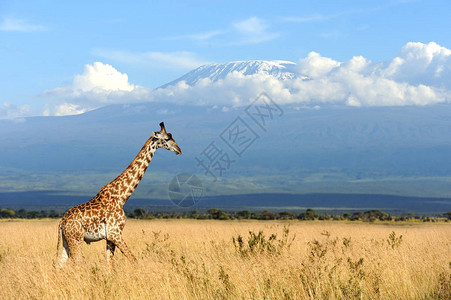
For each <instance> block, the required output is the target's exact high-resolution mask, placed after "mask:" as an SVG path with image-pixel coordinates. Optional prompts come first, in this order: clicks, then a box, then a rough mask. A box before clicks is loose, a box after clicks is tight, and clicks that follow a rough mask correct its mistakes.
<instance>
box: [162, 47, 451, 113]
mask: <svg viewBox="0 0 451 300" xmlns="http://www.w3.org/2000/svg"><path fill="white" fill-rule="evenodd" d="M450 52H451V51H450V50H449V49H446V48H444V47H440V46H439V45H437V44H435V43H429V44H422V43H408V44H407V45H406V46H405V47H403V48H402V49H401V51H400V53H399V54H398V55H397V56H396V57H395V58H393V59H392V60H391V61H389V62H386V63H373V62H371V61H369V60H367V59H365V58H364V57H362V56H356V57H353V58H352V59H350V60H349V61H346V62H338V61H335V60H333V59H331V58H327V57H322V56H321V55H320V54H318V53H315V52H311V53H310V54H309V55H308V56H307V57H306V58H302V59H300V61H299V63H298V64H297V66H296V68H297V72H298V74H299V75H306V76H308V79H305V78H304V77H303V76H298V77H297V78H294V79H286V80H282V81H280V80H277V79H276V78H275V77H273V76H271V75H268V74H254V75H247V76H246V75H243V74H242V73H238V72H233V73H230V74H228V75H227V76H226V77H225V78H224V79H221V80H218V81H213V82H212V81H210V80H209V79H203V80H200V81H199V82H198V83H196V84H195V85H194V86H189V85H187V84H186V83H184V82H179V83H178V84H177V85H175V86H169V87H166V88H164V89H158V90H156V91H154V92H153V94H154V96H155V99H156V100H159V101H160V100H161V101H169V102H176V101H180V100H179V99H183V101H185V102H188V103H192V104H199V105H204V104H209V105H246V104H248V103H249V101H251V100H252V99H253V98H254V97H255V96H256V95H258V94H259V93H260V92H262V91H265V92H266V93H268V94H269V95H270V96H271V97H272V98H273V99H275V100H276V101H277V102H279V103H281V104H286V103H299V104H304V105H311V106H315V105H324V104H333V105H348V106H402V105H428V104H434V103H444V102H451V82H450V81H449V80H448V78H449V75H450V70H451V62H450Z"/></svg>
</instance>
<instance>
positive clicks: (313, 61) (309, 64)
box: [298, 52, 340, 78]
mask: <svg viewBox="0 0 451 300" xmlns="http://www.w3.org/2000/svg"><path fill="white" fill-rule="evenodd" d="M338 66H340V63H339V62H337V61H335V60H333V59H331V58H327V57H322V56H321V55H320V54H319V53H316V52H310V53H309V54H308V56H307V57H306V58H302V59H301V60H300V61H299V63H298V70H299V73H301V74H304V75H306V76H308V77H310V78H317V77H319V76H322V75H324V74H327V73H329V72H330V71H331V70H332V69H333V68H336V67H338Z"/></svg>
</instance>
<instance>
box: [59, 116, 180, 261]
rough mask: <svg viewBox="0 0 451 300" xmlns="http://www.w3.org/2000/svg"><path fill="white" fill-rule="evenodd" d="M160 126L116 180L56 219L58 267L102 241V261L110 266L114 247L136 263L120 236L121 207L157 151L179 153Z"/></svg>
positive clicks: (173, 142)
mask: <svg viewBox="0 0 451 300" xmlns="http://www.w3.org/2000/svg"><path fill="white" fill-rule="evenodd" d="M160 126H161V129H160V131H158V132H153V134H152V136H151V137H150V138H149V139H148V140H147V141H146V143H145V144H144V146H143V147H142V149H141V151H139V153H138V155H137V156H136V157H135V159H134V160H133V161H132V162H131V163H130V165H129V166H128V167H127V168H126V169H125V170H124V171H123V172H122V173H121V174H120V175H119V176H118V177H116V179H114V180H113V181H111V182H110V183H108V184H106V185H104V186H103V187H102V188H100V191H99V193H98V194H97V195H96V196H95V197H94V198H92V199H91V200H90V201H88V202H86V203H82V204H80V205H77V206H75V207H72V208H71V209H69V210H68V211H67V212H66V214H65V215H64V216H63V218H62V219H61V220H60V222H59V224H58V246H57V252H59V248H60V243H61V240H62V242H63V249H62V251H61V253H60V255H59V259H58V260H59V266H60V267H62V266H63V265H64V263H65V262H66V261H67V259H68V258H71V259H73V260H74V261H76V260H79V259H80V256H81V246H82V244H83V241H84V242H86V243H87V244H88V245H89V244H90V243H91V242H97V241H100V240H106V260H107V262H108V263H109V264H110V265H111V264H112V259H113V256H114V251H115V249H116V247H117V248H119V250H121V252H122V253H123V254H124V255H125V256H126V257H127V258H128V259H130V260H131V261H132V262H136V258H135V257H134V256H133V254H132V252H131V251H130V250H129V249H128V247H127V244H126V243H125V241H124V239H123V238H122V234H121V233H122V230H123V229H124V226H125V219H126V217H125V213H124V210H123V206H124V204H125V202H126V201H127V200H128V198H129V197H130V196H131V194H132V193H133V192H134V190H135V189H136V187H137V186H138V183H139V182H140V181H141V179H142V177H143V175H144V173H145V172H146V169H147V167H148V166H149V163H150V161H151V160H152V157H153V156H154V153H155V151H156V150H157V149H158V148H164V149H167V150H170V151H173V152H175V154H182V150H180V148H179V146H178V145H177V143H176V142H175V141H174V139H173V138H172V135H171V134H170V133H167V132H166V129H165V127H164V123H163V122H161V123H160Z"/></svg>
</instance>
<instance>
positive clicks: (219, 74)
mask: <svg viewBox="0 0 451 300" xmlns="http://www.w3.org/2000/svg"><path fill="white" fill-rule="evenodd" d="M233 72H237V73H239V74H242V75H256V74H264V75H271V76H273V77H275V78H277V79H279V80H285V79H293V78H296V77H299V76H301V75H299V74H298V73H297V71H296V64H295V63H293V62H290V61H282V60H252V61H236V62H228V63H223V64H208V65H203V66H201V67H199V68H197V69H195V70H193V71H191V72H189V73H187V74H185V75H183V76H182V77H180V78H178V79H176V80H174V81H172V82H169V83H167V84H165V85H163V86H162V88H164V87H167V86H170V85H175V84H177V83H178V82H181V81H185V83H186V84H188V85H191V86H193V85H195V84H196V83H197V82H199V81H200V80H202V79H206V78H208V79H210V80H211V81H217V80H220V79H224V78H225V77H226V76H227V75H228V74H231V73H233ZM301 77H302V76H301Z"/></svg>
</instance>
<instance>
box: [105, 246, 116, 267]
mask: <svg viewBox="0 0 451 300" xmlns="http://www.w3.org/2000/svg"><path fill="white" fill-rule="evenodd" d="M115 249H116V245H115V244H114V243H113V242H112V241H106V261H107V263H108V264H109V265H110V266H111V265H112V264H113V257H114V250H115Z"/></svg>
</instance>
